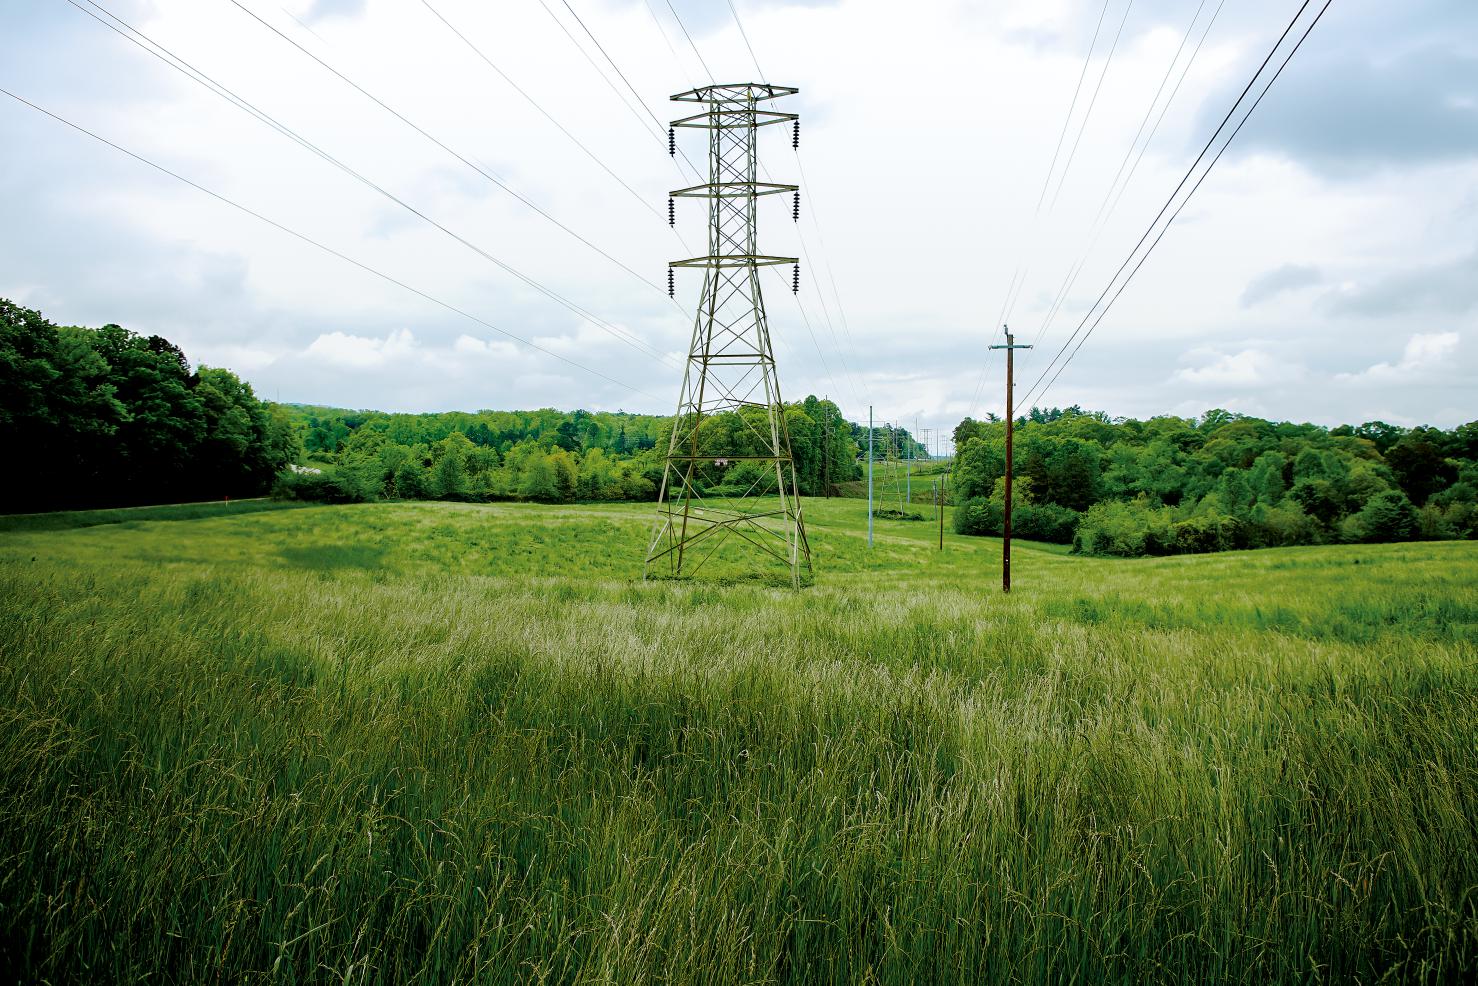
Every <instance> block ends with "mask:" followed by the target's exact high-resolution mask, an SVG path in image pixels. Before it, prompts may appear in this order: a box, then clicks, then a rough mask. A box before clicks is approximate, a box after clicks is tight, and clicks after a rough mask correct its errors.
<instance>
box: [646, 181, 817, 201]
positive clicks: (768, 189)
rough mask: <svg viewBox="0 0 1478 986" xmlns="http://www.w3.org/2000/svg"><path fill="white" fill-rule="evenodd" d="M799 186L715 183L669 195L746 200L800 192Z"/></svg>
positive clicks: (764, 182) (681, 189) (758, 182)
mask: <svg viewBox="0 0 1478 986" xmlns="http://www.w3.org/2000/svg"><path fill="white" fill-rule="evenodd" d="M800 187H801V186H799V185H780V184H776V183H775V182H769V181H714V182H708V183H707V184H704V185H691V186H689V187H688V188H678V189H674V190H673V191H671V192H668V193H667V194H668V195H671V196H672V197H673V198H680V199H745V198H751V197H757V196H760V195H780V194H782V193H784V192H794V191H798V190H799V189H800Z"/></svg>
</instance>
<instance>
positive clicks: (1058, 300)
mask: <svg viewBox="0 0 1478 986" xmlns="http://www.w3.org/2000/svg"><path fill="white" fill-rule="evenodd" d="M1206 2H1207V0H1201V3H1200V5H1199V6H1197V7H1196V12H1195V14H1194V15H1193V16H1192V17H1191V22H1190V23H1189V24H1187V25H1186V29H1185V34H1184V35H1183V36H1182V37H1181V40H1180V45H1179V47H1177V48H1176V49H1175V56H1174V57H1173V58H1171V59H1170V64H1169V65H1167V66H1165V75H1164V76H1163V77H1162V78H1161V79H1160V85H1159V87H1158V88H1157V89H1156V90H1155V96H1154V98H1153V99H1151V100H1150V104H1149V106H1147V107H1146V108H1145V111H1144V118H1143V119H1142V120H1140V121H1139V129H1138V130H1136V131H1135V134H1134V139H1133V140H1131V141H1130V142H1129V147H1128V149H1127V150H1125V152H1124V159H1123V160H1122V161H1120V162H1119V170H1118V171H1117V172H1116V173H1115V174H1114V180H1113V181H1112V182H1110V183H1109V187H1108V190H1107V191H1106V192H1105V193H1104V197H1103V201H1102V202H1101V203H1100V204H1099V206H1098V212H1097V214H1095V215H1094V217H1093V223H1092V224H1091V226H1090V231H1091V237H1090V239H1089V242H1088V246H1087V247H1086V248H1084V250H1083V253H1082V254H1081V255H1080V256H1079V257H1078V260H1077V262H1076V263H1075V264H1073V265H1071V266H1070V267H1069V268H1068V271H1067V273H1066V274H1065V275H1064V276H1063V280H1062V284H1061V286H1060V287H1059V288H1058V290H1057V295H1056V297H1055V298H1053V300H1052V304H1051V306H1050V307H1049V308H1048V310H1047V315H1046V316H1045V317H1044V318H1043V319H1042V325H1041V327H1040V328H1039V329H1038V330H1037V334H1036V336H1035V337H1034V338H1033V339H1032V345H1033V346H1035V345H1037V344H1038V343H1040V342H1041V341H1042V337H1043V336H1044V335H1046V334H1047V329H1048V328H1049V327H1050V326H1051V324H1052V321H1053V320H1054V319H1055V318H1056V317H1057V313H1058V312H1059V311H1060V310H1061V308H1062V305H1063V303H1064V302H1065V301H1066V300H1067V296H1068V294H1069V293H1070V292H1071V291H1072V289H1073V286H1074V285H1075V284H1077V283H1078V277H1079V275H1081V274H1082V273H1083V268H1084V265H1085V264H1086V263H1087V261H1088V256H1089V254H1091V253H1092V252H1093V248H1094V247H1095V246H1097V245H1098V240H1099V237H1101V236H1102V235H1103V231H1104V230H1105V229H1106V228H1107V227H1108V221H1109V219H1110V218H1112V217H1113V215H1114V213H1115V211H1117V209H1118V205H1119V200H1120V199H1121V198H1122V197H1123V194H1124V189H1126V188H1128V186H1129V182H1130V181H1132V180H1133V179H1134V172H1135V171H1136V170H1137V169H1138V167H1139V162H1140V161H1141V160H1143V158H1144V152H1145V151H1146V150H1148V148H1149V146H1150V143H1151V142H1152V141H1153V140H1154V139H1155V134H1156V133H1157V132H1158V131H1159V129H1160V122H1161V121H1162V120H1164V119H1165V113H1166V112H1167V111H1168V110H1169V109H1170V105H1171V104H1172V103H1173V102H1175V97H1176V95H1177V94H1178V93H1179V92H1180V86H1181V83H1183V82H1184V81H1185V77H1186V75H1187V73H1189V72H1190V69H1191V66H1192V65H1193V64H1195V61H1196V56H1197V55H1199V54H1200V53H1201V47H1202V45H1204V44H1205V43H1206V38H1207V36H1208V35H1209V34H1210V33H1211V28H1212V27H1213V26H1214V25H1215V24H1216V19H1217V16H1218V15H1220V13H1221V8H1222V7H1223V6H1225V4H1226V0H1221V2H1220V3H1218V4H1217V7H1216V10H1215V11H1213V12H1212V14H1211V19H1210V20H1209V21H1207V22H1206V28H1205V30H1204V31H1202V32H1201V39H1200V41H1198V42H1197V43H1196V47H1195V48H1194V49H1193V50H1192V51H1191V57H1190V58H1189V59H1188V60H1187V61H1186V64H1185V68H1184V69H1183V70H1182V71H1181V73H1180V78H1179V79H1178V80H1177V81H1176V84H1175V87H1174V88H1173V89H1172V90H1171V91H1170V98H1169V99H1167V100H1166V101H1165V105H1164V106H1163V107H1161V109H1160V115H1159V116H1158V117H1157V118H1156V120H1155V126H1154V127H1153V128H1151V130H1150V135H1149V137H1147V138H1146V139H1145V142H1144V145H1143V146H1140V144H1139V138H1140V137H1141V136H1143V135H1144V128H1145V126H1146V125H1147V124H1148V123H1149V120H1150V117H1151V116H1152V115H1153V114H1154V112H1155V107H1156V106H1159V105H1160V96H1161V95H1163V94H1164V92H1165V84H1166V83H1167V82H1169V81H1170V76H1171V75H1172V74H1173V73H1174V72H1175V66H1176V65H1178V64H1179V63H1180V56H1181V53H1182V52H1184V51H1185V46H1186V45H1187V44H1188V43H1189V42H1190V39H1191V35H1192V34H1193V33H1194V32H1195V29H1196V22H1197V21H1198V20H1200V18H1201V11H1202V10H1204V9H1205V7H1206ZM1136 148H1138V149H1139V157H1137V158H1135V160H1134V167H1133V168H1130V169H1129V173H1128V175H1127V176H1126V175H1125V173H1124V168H1125V166H1126V165H1128V164H1129V159H1130V157H1132V156H1133V155H1134V151H1135V149H1136ZM1120 178H1123V179H1124V183H1123V185H1122V186H1121V185H1120V184H1119V179H1120ZM1116 191H1117V195H1116V194H1115V192H1116ZM1110 202H1112V205H1111V204H1110ZM1035 352H1036V350H1035V349H1033V350H1031V351H1030V352H1029V353H1028V354H1027V358H1028V359H1030V358H1031V355H1032V354H1033V353H1035Z"/></svg>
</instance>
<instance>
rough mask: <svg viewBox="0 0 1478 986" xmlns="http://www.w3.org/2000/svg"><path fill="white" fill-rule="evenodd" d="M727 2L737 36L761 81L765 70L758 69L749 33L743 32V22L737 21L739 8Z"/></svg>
mask: <svg viewBox="0 0 1478 986" xmlns="http://www.w3.org/2000/svg"><path fill="white" fill-rule="evenodd" d="M728 2H729V11H730V12H731V13H732V14H733V15H734V23H735V25H737V26H738V28H739V36H740V37H741V38H743V39H744V47H746V48H748V49H749V57H750V59H751V60H752V61H753V62H754V70H755V71H756V72H758V73H759V74H760V78H761V79H763V78H764V77H765V70H764V69H762V68H760V60H759V57H758V56H757V55H755V53H754V45H752V44H750V43H749V32H748V31H746V30H744V22H743V21H742V20H740V19H739V8H738V7H736V6H734V0H728Z"/></svg>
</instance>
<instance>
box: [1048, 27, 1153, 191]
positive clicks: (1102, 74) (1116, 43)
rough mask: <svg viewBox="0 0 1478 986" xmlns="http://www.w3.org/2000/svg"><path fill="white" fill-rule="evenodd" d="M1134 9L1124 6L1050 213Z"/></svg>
mask: <svg viewBox="0 0 1478 986" xmlns="http://www.w3.org/2000/svg"><path fill="white" fill-rule="evenodd" d="M1133 9H1134V0H1129V2H1128V3H1127V4H1125V5H1124V16H1123V17H1121V18H1119V29H1118V30H1117V31H1115V32H1114V40H1113V43H1112V44H1110V45H1109V52H1108V57H1107V58H1105V59H1104V60H1103V69H1102V70H1101V71H1100V72H1099V73H1098V84H1097V85H1095V86H1094V87H1093V98H1092V99H1090V100H1089V101H1088V110H1087V112H1085V113H1084V114H1083V120H1082V122H1081V123H1080V124H1079V125H1078V135H1077V136H1076V137H1074V138H1073V146H1072V150H1070V151H1068V154H1067V161H1066V162H1064V163H1063V165H1062V173H1061V174H1059V175H1058V176H1057V189H1056V190H1055V191H1054V192H1053V193H1052V205H1051V206H1049V207H1048V210H1049V211H1050V210H1051V209H1052V208H1053V207H1055V206H1056V205H1057V199H1058V197H1059V196H1060V195H1062V186H1063V183H1065V182H1066V181H1067V174H1068V172H1069V171H1071V170H1072V167H1073V159H1074V158H1076V157H1077V156H1078V146H1079V145H1080V144H1081V143H1082V142H1083V133H1084V132H1085V131H1086V130H1087V129H1088V120H1089V119H1090V118H1091V117H1092V116H1093V107H1094V106H1095V105H1097V103H1098V96H1099V94H1100V93H1102V92H1103V80H1104V78H1105V77H1106V76H1107V75H1108V70H1109V66H1110V65H1112V64H1113V63H1114V52H1116V51H1118V50H1119V39H1121V38H1122V37H1123V36H1124V25H1125V24H1127V23H1129V12H1130V11H1131V10H1133Z"/></svg>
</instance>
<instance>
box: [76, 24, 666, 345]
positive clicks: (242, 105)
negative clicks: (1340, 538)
mask: <svg viewBox="0 0 1478 986" xmlns="http://www.w3.org/2000/svg"><path fill="white" fill-rule="evenodd" d="M67 2H68V3H69V4H71V5H72V6H73V7H76V8H77V9H78V10H79V11H81V12H82V13H84V14H86V15H87V16H89V17H91V18H92V19H93V20H95V21H97V22H98V23H99V24H102V25H103V26H104V27H106V28H108V29H109V30H111V31H113V32H114V33H115V34H117V35H118V36H119V37H122V38H123V39H124V40H126V41H128V42H130V43H132V44H134V45H135V46H137V47H138V48H140V49H141V50H143V51H145V52H147V53H148V54H150V55H152V56H154V57H155V58H157V59H159V60H160V61H162V62H164V64H166V65H168V66H169V67H170V68H172V69H174V70H175V71H177V72H179V73H181V74H182V75H184V76H185V77H186V78H188V79H190V80H191V81H192V82H195V83H196V84H197V85H201V86H203V87H205V88H206V89H207V90H208V91H210V92H212V93H214V94H215V95H217V96H219V97H221V98H222V99H225V100H226V101H227V102H229V103H231V104H232V105H234V106H235V107H237V108H238V109H240V110H242V111H243V112H245V113H247V114H249V115H250V116H252V117H253V118H255V119H256V120H257V121H258V122H260V123H263V124H265V125H267V126H268V127H270V128H271V129H273V130H275V131H277V132H278V133H279V134H281V135H282V136H284V137H287V138H288V139H289V140H292V141H293V142H294V143H296V144H298V145H299V146H300V147H302V148H304V149H305V150H307V151H309V152H310V153H312V154H314V155H316V156H317V157H319V158H320V159H322V160H323V161H325V162H326V163H328V164H330V165H332V166H334V167H335V168H337V169H339V170H340V171H342V172H343V173H344V174H346V175H348V176H350V177H351V178H353V179H355V180H356V181H358V182H360V183H361V184H363V185H365V186H366V187H367V188H370V189H372V190H373V191H375V192H378V193H379V194H380V195H382V196H384V197H385V198H387V199H389V200H390V201H391V202H393V203H395V204H396V205H398V206H400V207H401V208H402V209H405V210H406V211H407V212H409V213H411V214H412V215H414V216H416V217H417V218H418V219H421V220H422V221H423V222H426V223H428V224H429V225H431V226H434V227H435V228H436V229H438V230H440V231H441V232H442V233H444V234H446V235H447V236H449V237H451V238H452V239H454V240H456V241H457V242H458V243H460V244H461V245H462V246H464V247H466V248H467V249H469V250H471V251H472V252H474V253H476V254H477V255H478V256H480V257H482V258H483V259H484V260H487V261H488V262H489V263H491V264H493V265H494V266H496V267H498V268H499V269H500V270H503V271H505V272H506V273H508V274H511V275H512V276H514V277H516V278H517V279H519V280H520V281H522V282H523V283H525V284H527V285H528V286H529V287H532V288H533V289H534V290H536V291H538V292H539V293H541V294H543V295H544V296H545V297H547V298H549V299H550V300H552V301H554V302H556V303H557V304H559V305H561V306H562V307H564V308H566V309H568V310H569V311H570V312H572V313H574V314H575V315H578V316H579V317H581V318H582V319H585V320H586V321H588V322H590V323H591V324H592V325H595V326H596V327H597V328H600V329H601V330H602V331H605V332H607V333H608V334H610V335H612V336H613V337H614V338H616V339H617V340H618V341H620V342H623V343H625V344H626V345H628V346H632V347H633V348H635V349H637V350H639V351H642V352H644V353H646V354H647V355H650V356H654V357H656V358H658V359H661V360H663V361H665V362H667V363H668V364H669V365H671V366H674V367H675V366H677V365H678V364H676V363H675V362H674V361H673V360H672V359H671V358H670V357H668V356H667V355H666V354H665V353H662V352H660V351H658V350H656V349H654V348H652V347H650V346H648V345H647V344H646V343H645V342H644V341H642V340H641V339H640V338H639V337H637V336H635V335H634V334H632V333H630V332H628V331H626V330H624V329H622V328H620V327H618V326H616V325H614V324H612V323H610V322H608V321H606V320H605V319H603V318H600V317H599V316H597V315H595V314H594V313H592V312H590V311H587V310H586V309H585V308H583V307H581V306H580V305H577V304H575V303H574V302H573V301H570V300H569V299H568V298H566V297H565V296H564V295H562V294H560V293H559V292H557V291H555V290H554V289H552V288H549V287H547V286H545V285H544V284H542V283H540V282H539V281H536V280H535V279H534V278H532V277H530V276H528V275H527V274H525V273H523V272H522V271H520V270H518V269H517V268H515V267H513V266H512V265H510V264H508V263H506V262H505V261H503V260H501V259H499V258H498V257H496V256H494V255H493V254H491V253H489V252H488V251H487V250H484V249H483V248H482V247H480V246H478V245H477V244H475V243H473V242H471V241H470V240H468V239H466V238H465V237H463V236H461V235H460V234H459V233H457V232H455V231H453V230H451V229H449V228H448V227H446V226H444V225H442V224H441V223H440V222H438V221H436V220H435V219H433V218H431V217H430V216H428V215H426V214H425V213H423V212H421V211H420V210H418V209H417V208H415V207H414V206H412V205H411V204H410V203H408V202H406V201H405V200H403V199H401V198H400V197H399V196H397V195H396V194H395V193H393V192H391V191H389V190H388V189H386V188H384V187H383V186H381V185H379V184H378V183H376V182H375V181H374V180H372V179H370V178H368V177H366V176H365V175H363V174H361V173H360V172H358V171H356V170H355V169H354V168H352V167H350V166H349V165H347V164H345V163H344V162H343V161H340V160H339V159H338V158H336V157H334V156H333V155H332V154H330V153H328V152H327V151H325V150H324V149H323V148H321V147H319V146H318V145H317V144H315V143H313V142H312V141H310V140H308V139H307V138H306V137H303V136H302V135H301V134H299V133H297V132H296V131H295V130H293V129H292V128H290V127H288V126H287V125H286V124H284V123H282V122H281V121H279V120H277V119H276V118H275V117H273V116H272V115H271V114H269V113H267V112H266V111H265V110H262V109H260V108H259V107H257V106H255V105H254V104H252V103H251V102H250V101H248V100H246V99H245V98H243V97H241V96H239V95H238V94H237V93H235V92H233V91H232V90H231V89H229V88H228V87H226V86H225V85H223V84H221V83H220V82H218V81H216V80H215V79H213V78H211V76H209V75H207V74H206V73H205V72H203V71H201V70H200V69H198V68H196V67H195V66H194V65H191V64H190V63H189V62H187V61H185V60H184V59H183V58H180V57H179V56H178V55H176V54H175V53H174V52H172V51H170V50H169V49H168V48H165V47H164V46H163V45H161V44H159V43H158V42H156V41H154V40H153V39H152V38H150V37H149V36H148V35H146V34H144V33H143V32H141V31H139V30H138V29H137V28H135V27H133V26H132V25H131V24H129V23H128V22H127V21H124V20H123V19H121V18H119V17H118V16H117V15H116V14H114V13H112V12H111V11H109V10H108V9H107V8H105V7H103V6H102V5H101V4H98V3H96V2H94V0H87V2H88V4H89V5H90V6H92V7H94V8H96V9H97V10H100V11H102V12H103V13H104V14H106V15H107V16H108V17H109V18H111V19H112V20H113V21H116V22H117V24H119V25H122V27H123V28H126V29H127V30H128V31H130V32H132V33H133V34H134V35H136V36H137V37H130V36H129V35H128V34H126V33H124V31H123V30H120V29H119V28H118V27H116V26H114V25H113V24H110V23H108V22H107V21H105V20H103V19H102V18H101V17H98V16H97V15H96V14H94V13H93V12H92V11H90V10H87V9H86V8H84V7H82V6H80V5H79V4H77V3H76V2H75V0H67ZM139 39H142V41H140V40H139ZM145 42H147V44H145ZM151 46H152V47H151Z"/></svg>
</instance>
